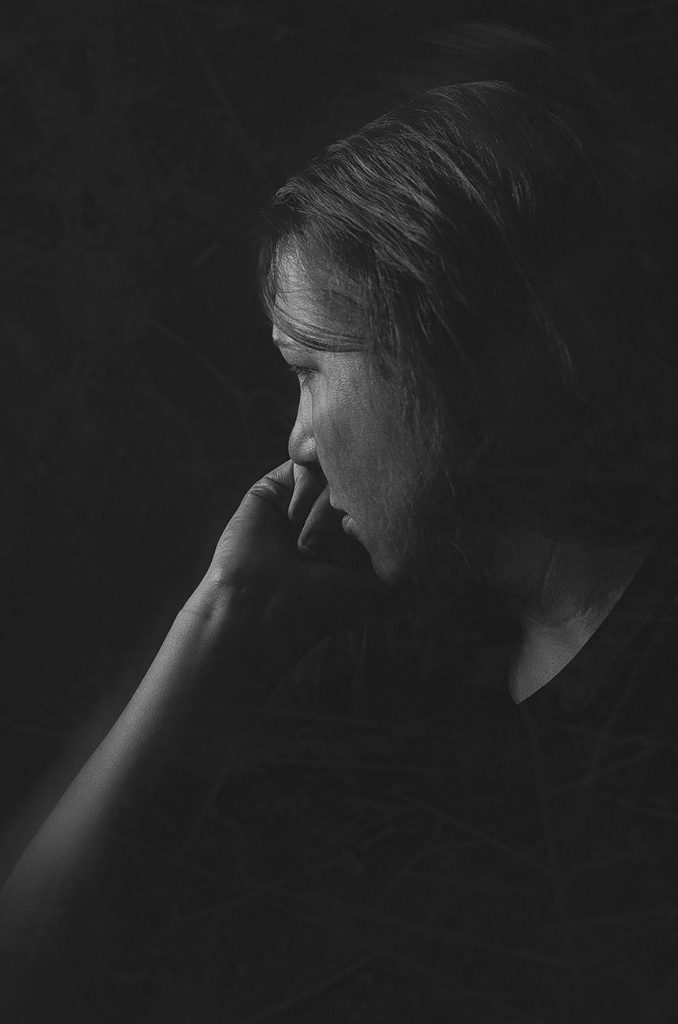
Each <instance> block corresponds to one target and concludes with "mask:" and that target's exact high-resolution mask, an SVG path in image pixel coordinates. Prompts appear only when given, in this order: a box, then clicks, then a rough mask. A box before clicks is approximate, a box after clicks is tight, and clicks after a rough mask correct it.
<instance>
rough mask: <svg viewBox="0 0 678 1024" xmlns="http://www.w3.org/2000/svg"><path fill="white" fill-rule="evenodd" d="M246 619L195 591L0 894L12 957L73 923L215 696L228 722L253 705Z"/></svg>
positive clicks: (224, 599)
mask: <svg viewBox="0 0 678 1024" xmlns="http://www.w3.org/2000/svg"><path fill="white" fill-rule="evenodd" d="M241 626H242V622H241V620H240V618H239V615H238V611H237V609H236V608H234V606H233V601H232V598H231V596H230V595H229V593H228V592H226V591H223V590H220V589H219V588H209V589H205V590H200V591H198V592H196V594H195V595H193V597H192V598H191V600H190V601H189V602H188V603H187V605H186V606H184V608H183V609H182V610H181V611H180V613H179V614H178V616H177V618H176V619H175V621H174V623H173V625H172V628H171V629H170V631H169V633H168V635H167V637H166V639H165V641H164V643H163V645H162V647H161V648H160V650H159V652H158V654H157V656H156V657H155V659H154V661H153V663H152V665H151V666H150V668H149V669H148V671H147V673H146V675H145V676H144V678H143V680H142V682H141V683H140V685H139V687H138V688H137V690H136V692H135V693H134V695H133V697H132V699H131V700H130V701H129V703H128V705H127V706H126V708H125V709H124V711H123V712H122V714H121V715H120V717H119V718H118V720H117V721H116V723H115V725H114V726H113V728H112V729H111V730H110V732H109V733H108V734H107V736H106V737H105V738H104V740H103V741H102V743H101V744H100V745H99V746H98V748H97V749H96V750H95V751H94V753H93V754H92V756H91V757H90V758H89V760H88V761H87V763H86V764H85V765H84V767H83V768H82V769H81V770H80V772H79V773H78V775H77V776H76V778H75V779H74V781H73V782H72V783H71V785H70V786H69V788H68V789H67V790H66V792H65V793H64V795H63V796H62V798H61V799H60V801H59V802H58V804H57V805H56V807H55V808H54V809H53V811H52V812H51V814H50V815H49V817H48V818H47V820H46V821H45V822H44V824H43V825H42V827H41V828H40V830H39V831H38V833H37V834H36V836H35V837H34V839H33V840H32V842H31V843H30V844H29V846H28V847H27V849H26V850H25V852H24V854H23V856H22V857H21V859H20V860H19V862H18V864H17V865H16V867H15V869H14V871H13V872H12V875H11V876H10V878H9V880H8V882H7V884H6V885H5V887H4V889H3V891H2V893H1V894H0V940H1V941H2V946H3V951H4V953H5V963H8V962H9V959H8V957H10V956H11V958H12V959H16V958H18V959H21V960H23V959H25V951H26V950H27V949H28V948H33V947H34V946H35V943H36V942H37V941H40V942H41V943H42V944H44V945H47V944H52V943H54V942H58V941H59V937H60V934H61V932H62V930H63V929H69V928H71V927H72V926H73V921H72V920H71V918H72V917H73V914H72V913H71V910H72V908H73V907H74V906H75V905H76V904H77V900H78V892H79V891H80V890H81V889H82V887H83V886H84V885H85V884H86V883H87V881H88V879H89V878H90V877H91V876H96V873H97V871H98V870H99V869H100V866H101V864H102V863H103V862H104V858H103V853H104V850H105V848H106V846H107V844H108V842H109V840H110V837H111V835H112V834H114V833H118V832H123V833H129V832H132V833H133V832H134V831H135V830H136V829H137V828H138V827H140V825H141V824H142V823H143V821H144V819H145V816H146V815H145V809H146V808H147V807H148V806H149V804H150V802H151V801H152V800H153V801H155V800H156V799H157V798H158V796H159V791H160V798H162V793H161V791H162V787H163V781H164V780H166V779H167V777H168V773H170V775H171V769H172V767H173V765H174V764H175V763H176V762H177V761H182V760H186V759H191V757H192V755H193V753H194V752H195V753H196V754H198V753H202V752H203V750H204V743H203V742H202V741H203V731H202V730H203V728H204V726H205V725H206V724H208V723H209V722H210V720H211V719H212V718H213V715H212V711H213V707H214V704H215V702H216V701H217V700H219V702H220V710H222V711H223V712H224V713H223V714H222V715H220V716H219V718H220V720H221V721H224V720H225V719H228V717H229V710H230V707H232V709H233V717H235V718H239V717H241V718H247V717H248V716H250V715H251V714H252V712H253V709H254V708H255V707H256V705H255V704H252V705H250V706H249V709H248V705H247V702H246V700H245V699H244V694H243V690H244V689H246V684H245V686H243V680H242V678H239V673H240V672H241V671H242V668H241V666H242V664H243V657H242V654H243V649H242V646H241V645H242V643H243V639H242V633H241V628H240V627H241ZM233 728H235V725H234V726H233ZM176 824H177V826H178V827H179V828H181V822H177V823H176ZM101 881H102V883H103V885H104V886H105V880H104V879H102V880H101ZM84 925H85V922H84V921H83V926H84Z"/></svg>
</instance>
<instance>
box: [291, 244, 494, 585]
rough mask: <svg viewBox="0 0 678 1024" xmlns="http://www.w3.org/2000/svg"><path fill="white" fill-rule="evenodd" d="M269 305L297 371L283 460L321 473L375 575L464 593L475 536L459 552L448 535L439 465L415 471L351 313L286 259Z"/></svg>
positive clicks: (397, 407)
mask: <svg viewBox="0 0 678 1024" xmlns="http://www.w3.org/2000/svg"><path fill="white" fill-rule="evenodd" d="M334 294H335V295H336V293H334ZM275 304H276V308H277V309H278V310H279V312H280V313H281V314H282V316H281V319H282V320H284V323H285V324H286V325H287V328H288V330H289V333H286V332H285V330H283V329H282V327H280V326H274V327H273V341H274V343H275V344H276V345H277V346H278V347H279V349H280V352H281V355H282V357H283V359H284V360H285V362H286V363H288V365H289V366H290V367H292V368H294V369H295V370H296V372H297V375H298V378H299V404H298V408H297V415H296V419H295V423H294V426H293V428H292V432H291V434H290V437H289V444H288V449H289V456H290V458H291V459H292V460H293V461H294V462H295V463H297V464H298V465H300V466H306V467H308V468H310V469H311V470H316V471H320V472H322V473H323V474H324V477H325V479H326V480H327V484H328V487H329V499H330V503H331V504H332V506H333V507H334V508H336V509H338V510H340V511H342V512H343V513H345V514H346V515H348V516H349V517H350V521H349V522H348V524H347V526H346V527H345V529H346V532H347V533H348V534H349V535H350V536H352V537H354V539H355V540H357V541H358V542H359V543H360V544H361V545H362V546H363V548H364V549H365V550H366V551H367V553H368V554H369V556H370V559H371V562H372V567H373V569H374V571H375V573H376V575H377V576H378V577H379V579H381V580H382V582H384V583H386V584H387V585H389V586H398V585H402V584H405V585H410V586H413V587H414V588H415V589H416V590H418V591H419V592H420V593H422V594H424V593H426V592H429V593H436V594H439V593H440V592H441V589H445V590H446V591H447V592H448V595H450V596H451V597H452V598H453V599H454V600H455V601H456V600H460V601H462V602H463V601H465V600H466V598H467V596H468V585H469V581H470V578H471V577H470V573H472V574H473V576H474V579H475V581H476V582H477V580H478V578H479V572H480V570H479V566H480V561H479V560H478V558H477V553H476V551H475V549H474V547H473V543H474V541H473V539H472V538H467V544H466V546H465V549H464V551H463V552H462V551H461V550H460V548H459V546H458V544H457V543H456V540H457V535H456V532H455V529H454V521H455V510H454V504H453V497H452V496H451V495H450V491H449V486H448V484H447V481H446V478H445V474H444V473H443V470H442V467H436V468H434V472H433V473H432V474H430V473H429V474H424V473H422V472H421V471H420V467H421V466H422V465H423V464H424V462H425V459H424V457H423V456H424V454H425V453H418V452H417V447H416V443H415V444H414V445H413V437H412V434H411V433H409V428H408V426H407V425H406V422H405V418H404V416H403V413H402V407H401V403H400V402H399V400H398V395H397V394H396V393H395V392H394V390H393V388H392V387H391V385H390V383H388V382H387V381H385V380H384V378H383V377H382V376H381V375H379V374H378V373H377V371H376V370H375V369H374V368H373V367H372V365H371V363H370V360H369V359H368V356H367V353H366V352H365V349H364V346H363V344H362V343H361V340H360V329H359V328H358V329H357V331H356V330H355V323H356V319H357V318H356V317H355V314H354V315H353V316H352V317H351V314H350V313H347V309H349V306H348V305H347V304H342V303H341V302H339V303H336V302H333V300H332V299H331V298H330V299H328V293H325V294H323V293H319V291H318V289H317V287H316V288H314V287H313V286H312V285H311V283H310V282H309V280H308V277H307V276H306V275H305V273H304V271H303V268H302V267H301V265H300V263H299V262H298V261H297V260H295V259H293V258H292V257H288V258H286V259H285V260H284V261H282V262H281V265H280V268H279V278H278V288H277V292H276V299H275ZM347 321H351V322H347ZM308 333H312V334H313V335H314V336H317V335H318V334H321V335H322V334H324V333H327V334H328V336H329V335H331V334H333V333H343V334H344V336H347V335H348V336H352V337H354V338H355V344H352V343H351V344H349V345H347V346H346V347H339V348H338V347H337V346H336V345H331V344H328V345H327V346H326V347H311V346H309V345H307V344H305V343H304V336H305V334H306V335H308ZM480 574H481V575H482V573H481V572H480Z"/></svg>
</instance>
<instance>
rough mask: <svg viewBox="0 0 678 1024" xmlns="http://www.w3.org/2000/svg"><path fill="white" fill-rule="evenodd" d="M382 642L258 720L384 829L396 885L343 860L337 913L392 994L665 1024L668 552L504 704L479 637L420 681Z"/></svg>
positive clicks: (672, 673) (677, 560)
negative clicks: (300, 744) (434, 991)
mask: <svg viewBox="0 0 678 1024" xmlns="http://www.w3.org/2000/svg"><path fill="white" fill-rule="evenodd" d="M388 629H389V630H390V632H388V630H387V636H386V639H384V637H383V636H382V637H381V638H380V642H379V643H377V644H375V645H374V648H373V649H371V648H370V638H369V636H367V635H366V634H363V635H362V636H358V637H352V639H351V642H352V644H353V647H352V648H351V649H350V650H348V651H347V649H346V644H345V638H344V640H342V642H341V643H335V642H333V641H328V642H326V643H325V644H324V645H320V646H319V648H317V649H316V650H315V651H314V652H313V653H312V655H311V656H309V659H307V661H306V662H305V664H304V665H302V666H300V668H299V670H298V671H297V673H296V676H294V677H290V678H289V679H288V680H286V682H285V684H284V685H283V686H282V687H281V689H280V690H279V691H277V692H276V694H274V696H273V698H272V700H271V702H270V709H271V715H272V718H273V719H276V720H277V721H278V723H280V722H281V721H283V720H285V719H286V720H287V722H288V724H291V725H292V728H291V730H290V732H289V733H288V736H292V735H293V736H295V737H296V739H295V740H292V741H291V742H292V745H293V746H294V743H295V742H296V741H297V740H298V737H299V735H300V734H303V735H304V736H308V735H309V733H308V731H307V730H308V728H309V725H310V723H314V730H315V731H314V736H315V741H314V742H315V744H316V749H320V748H323V749H324V745H325V744H326V743H330V742H331V743H332V744H333V745H332V747H331V749H332V761H333V766H334V770H335V772H337V773H339V774H340V775H341V774H342V773H343V777H344V780H345V781H346V785H347V786H348V791H349V793H350V795H351V798H352V799H360V798H363V799H367V800H368V801H369V800H370V799H371V800H372V801H373V802H375V803H374V806H375V807H381V808H382V809H383V808H384V807H387V808H390V809H391V810H392V811H394V815H395V819H396V826H395V831H394V833H393V834H392V839H391V851H392V854H393V858H394V865H393V867H392V872H393V873H392V874H391V873H390V869H385V868H384V865H383V863H382V862H381V861H378V859H373V858H372V855H371V854H364V855H362V854H361V856H360V875H359V877H360V880H361V883H362V886H363V888H362V889H361V893H362V895H357V894H355V893H349V892H348V890H346V891H344V894H343V897H342V899H343V901H344V907H345V908H346V907H347V906H353V907H354V917H355V915H356V914H357V915H358V916H360V915H361V914H362V915H363V916H364V917H365V919H366V920H367V921H369V922H372V923H371V924H370V925H369V927H368V933H369V934H372V935H373V934H374V931H375V927H376V925H374V918H375V915H374V914H372V913H368V912H367V911H366V909H365V889H364V885H365V881H366V878H369V879H370V880H371V884H372V886H373V895H374V897H375V899H376V902H377V903H379V905H380V907H388V908H389V912H388V913H386V912H384V913H383V914H380V915H376V916H377V918H378V920H380V921H381V923H382V928H381V931H379V929H378V928H377V934H378V936H379V938H378V942H380V943H382V944H383V945H384V948H386V949H387V950H390V955H391V961H390V962H391V966H392V967H393V965H394V964H395V963H398V964H399V965H400V967H399V969H398V970H396V969H395V968H394V972H395V973H394V976H397V978H398V984H399V985H401V986H403V992H404V991H405V989H406V988H407V986H408V985H409V988H407V991H408V992H412V991H416V992H422V991H423V990H425V989H426V984H427V983H426V977H427V976H428V978H429V981H430V979H431V977H433V978H437V979H438V981H440V982H441V983H442V984H445V985H447V987H448V991H447V993H446V999H447V1002H446V1004H445V1005H446V1006H447V1007H448V1009H449V1010H450V1012H451V1011H453V1010H457V1011H458V1012H460V1013H462V1014H467V1015H468V1014H469V1013H472V1016H462V1018H461V1019H463V1020H466V1019H469V1020H471V1019H472V1020H474V1021H476V1020H478V1021H480V1020H485V1019H487V1020H493V1021H494V1020H500V1019H501V1020H514V1019H515V1020H537V1019H539V1020H542V1019H543V1020H547V1021H551V1020H554V1021H560V1020H563V1021H570V1020H573V1021H577V1022H578V1021H588V1020H591V1021H598V1020H599V1021H601V1022H608V1021H612V1020H615V1021H625V1020H629V1021H634V1024H636V1022H639V1021H653V1022H656V1021H663V1020H666V1021H675V1020H676V1019H678V758H677V756H676V753H677V750H678V534H676V533H674V532H673V531H671V532H668V533H667V534H665V536H664V537H663V538H661V540H660V542H659V543H658V544H657V546H656V548H655V549H654V551H653V553H652V554H651V555H650V556H649V557H648V558H647V559H646V561H645V562H644V563H643V565H642V566H641V568H640V570H639V571H638V572H637V574H636V576H635V577H634V578H633V580H632V582H631V583H630V585H629V586H628V587H627V589H626V591H625V592H624V594H623V595H622V597H621V599H620V600H619V601H618V603H617V604H616V606H615V607H614V608H613V610H612V612H611V613H610V614H609V615H608V617H607V618H606V619H605V620H604V622H603V623H602V624H601V626H600V627H599V628H598V630H597V631H596V633H595V634H594V635H593V636H592V637H591V638H590V639H589V641H588V642H587V643H586V644H585V645H584V647H583V648H582V649H581V650H580V651H579V652H578V654H577V655H576V656H575V658H574V659H572V661H570V662H569V663H568V664H567V665H566V666H565V667H564V668H563V669H562V670H561V671H560V672H559V673H558V674H557V675H556V676H555V677H554V678H553V679H552V680H551V681H550V682H549V683H547V684H546V685H545V686H544V687H542V688H541V689H540V690H538V691H536V692H535V693H534V694H533V695H532V696H531V697H529V698H528V699H527V700H525V701H523V702H522V703H521V704H519V705H516V704H515V703H514V702H513V701H512V699H511V697H510V695H509V692H508V688H507V685H506V680H507V672H506V660H505V656H504V654H503V651H504V650H505V648H503V647H502V645H501V643H500V644H498V645H497V647H496V648H494V647H492V644H491V635H492V634H491V630H490V631H489V632H486V633H485V634H484V636H483V637H482V638H481V639H479V638H478V637H477V636H475V637H474V638H472V639H471V640H470V641H469V638H468V636H467V635H461V634H460V633H459V632H455V630H454V629H453V628H452V627H450V629H449V632H450V636H449V637H448V638H446V643H445V654H444V657H443V659H442V662H441V663H440V662H439V663H436V662H435V658H432V657H431V652H430V650H426V649H424V650H422V649H421V644H420V646H419V648H418V649H417V650H416V652H415V651H414V647H416V643H415V638H414V637H413V634H412V630H411V628H409V627H408V626H407V624H406V623H403V622H402V621H399V622H397V623H391V624H390V626H389V627H388ZM462 632H464V631H462ZM467 632H468V631H467ZM420 640H421V638H419V641H420ZM377 648H379V650H377ZM427 659H429V660H428V661H427ZM351 722H353V723H355V724H354V727H353V729H351V726H350V723H351ZM358 723H359V724H360V728H358ZM340 726H342V727H343V729H344V732H343V733H341V740H340V739H339V736H340V731H339V730H340ZM321 735H322V736H323V737H324V738H323V739H322V740H320V739H319V738H318V737H319V736H321ZM318 781H319V784H320V776H319V780H318ZM356 794H357V796H356ZM333 806H334V808H335V812H336V813H335V819H334V820H335V821H336V824H337V827H341V822H342V821H343V820H346V821H348V820H349V819H345V818H342V814H344V815H345V814H346V811H345V806H344V804H343V803H342V801H341V800H338V802H337V803H336V804H334V805H333ZM395 809H397V813H396V812H395ZM406 811H409V814H410V817H409V818H408V816H407V814H406V813H405V812H406ZM412 816H414V818H413V817H412ZM345 827H346V828H347V829H348V828H349V824H346V825H345ZM413 833H414V834H416V835H418V836H419V844H418V845H417V842H416V841H415V842H414V843H412V842H407V841H406V840H407V839H408V838H409V839H410V840H411V839H412V834H413ZM403 845H404V846H405V847H406V848H407V850H408V851H409V856H410V857H411V858H412V857H414V861H415V862H416V866H415V867H411V866H410V867H408V861H407V856H406V855H405V854H403V856H402V857H400V856H399V853H398V851H399V850H400V847H401V846H403ZM389 884H390V885H391V887H392V888H391V889H390V890H389ZM368 889H369V887H368ZM382 891H384V892H386V893H387V895H385V896H384V897H383V902H382V901H381V898H380V897H378V896H377V894H378V893H380V892H382ZM389 892H390V893H391V894H392V895H391V896H389V895H388V893H389ZM352 900H354V901H355V902H354V903H352V902H351V901H352ZM368 902H370V901H369V900H368ZM370 907H372V904H371V903H370ZM422 920H424V921H425V922H426V927H424V928H422V925H421V922H422ZM414 922H416V923H414ZM366 927H367V926H366ZM393 948H395V950H396V952H397V954H398V956H399V957H400V959H398V958H397V957H396V956H395V953H394V952H393ZM394 957H395V959H394ZM403 958H404V959H403ZM404 963H406V964H407V965H409V966H408V968H407V969H404V968H403V964H404ZM427 971H428V975H427V974H426V972H427ZM403 998H404V997H403ZM492 1000H494V1003H492ZM492 1006H494V1009H492ZM424 1010H425V1007H424V1006H423V1005H422V1009H421V1012H422V1013H423V1012H424ZM427 1012H429V1013H435V1012H436V1009H435V1007H433V1006H431V1007H430V1008H429V1010H428V1011H427ZM493 1013H494V1014H495V1016H493ZM484 1014H486V1016H485V1015H484ZM511 1014H513V1016H512V1015H511ZM535 1014H536V1015H537V1016H534V1015H535ZM539 1014H541V1015H542V1016H539ZM403 1019H410V1018H408V1017H407V1016H405V1017H404V1018H403ZM411 1019H413V1020H414V1019H417V1018H415V1017H412V1018H411ZM421 1019H424V1018H423V1017H422V1018H421Z"/></svg>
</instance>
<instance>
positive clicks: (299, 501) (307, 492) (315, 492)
mask: <svg viewBox="0 0 678 1024" xmlns="http://www.w3.org/2000/svg"><path fill="white" fill-rule="evenodd" d="M293 475H294V494H293V495H292V500H291V501H290V505H289V508H288V510H287V515H288V516H289V519H290V522H291V523H292V524H293V525H294V526H297V527H302V526H303V525H304V523H305V521H306V519H307V518H308V516H309V513H310V511H311V509H312V507H313V504H314V502H315V501H317V499H318V498H319V497H320V495H321V494H322V492H323V490H324V489H325V487H326V485H327V481H326V480H325V476H324V474H323V473H322V471H321V470H320V469H318V470H315V471H313V470H311V469H309V468H308V467H307V466H298V465H297V464H296V463H293Z"/></svg>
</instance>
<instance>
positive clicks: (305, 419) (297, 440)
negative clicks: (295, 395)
mask: <svg viewBox="0 0 678 1024" xmlns="http://www.w3.org/2000/svg"><path fill="white" fill-rule="evenodd" d="M287 451H288V453H289V456H290V458H291V459H292V462H296V463H297V465H299V466H309V467H312V466H317V465H318V452H317V449H316V443H315V436H314V434H313V428H312V424H311V408H310V402H309V401H307V400H306V399H305V398H304V397H302V398H300V400H299V405H298V407H297V416H296V419H295V421H294V426H293V427H292V432H291V434H290V437H289V441H288V443H287Z"/></svg>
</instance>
